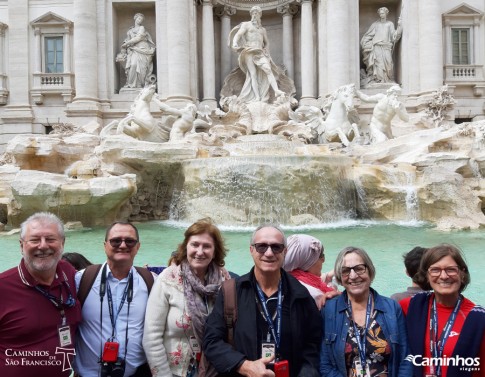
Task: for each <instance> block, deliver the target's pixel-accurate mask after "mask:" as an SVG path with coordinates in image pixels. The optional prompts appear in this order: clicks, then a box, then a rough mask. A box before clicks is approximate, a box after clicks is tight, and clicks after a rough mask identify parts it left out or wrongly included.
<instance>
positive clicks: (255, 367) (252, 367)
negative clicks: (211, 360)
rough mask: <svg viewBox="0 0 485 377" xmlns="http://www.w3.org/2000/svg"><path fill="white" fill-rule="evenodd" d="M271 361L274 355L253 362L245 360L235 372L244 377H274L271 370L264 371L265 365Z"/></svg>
mask: <svg viewBox="0 0 485 377" xmlns="http://www.w3.org/2000/svg"><path fill="white" fill-rule="evenodd" d="M273 360H274V355H273V356H271V357H263V358H261V359H258V360H255V361H250V360H245V361H244V362H243V363H242V364H241V366H240V367H239V368H238V370H237V372H238V373H239V374H242V375H243V376H246V377H274V376H275V374H274V372H273V371H272V370H271V369H266V365H267V364H269V363H270V362H271V361H273Z"/></svg>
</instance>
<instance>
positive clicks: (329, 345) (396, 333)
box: [320, 288, 411, 377]
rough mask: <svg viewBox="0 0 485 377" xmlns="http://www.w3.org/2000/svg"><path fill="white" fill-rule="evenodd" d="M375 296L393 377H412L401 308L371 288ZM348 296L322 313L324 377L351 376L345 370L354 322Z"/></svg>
mask: <svg viewBox="0 0 485 377" xmlns="http://www.w3.org/2000/svg"><path fill="white" fill-rule="evenodd" d="M371 291H372V293H373V295H374V308H375V310H376V311H377V314H376V321H377V323H379V325H380V326H381V328H382V331H383V333H384V336H385V337H386V340H387V342H388V343H389V345H390V346H391V358H390V360H389V364H388V368H389V377H406V376H411V364H410V363H409V362H408V361H405V360H404V359H405V357H406V356H407V354H408V343H407V336H406V325H405V320H404V315H403V312H402V310H401V307H400V306H399V304H398V303H397V302H395V301H394V300H391V299H390V298H387V297H383V296H381V295H379V294H378V293H377V292H376V291H375V290H373V289H372V288H371ZM346 297H347V295H346V294H345V293H343V294H341V295H340V296H338V297H336V298H333V299H331V300H328V301H327V302H326V303H325V307H324V308H323V309H322V317H323V318H322V319H323V327H324V329H323V331H324V334H323V342H322V350H321V357H320V374H321V375H322V376H325V377H343V376H347V369H346V366H345V343H346V341H347V334H348V332H349V326H350V321H349V318H348V317H347V315H346V314H345V311H346V309H347V300H346Z"/></svg>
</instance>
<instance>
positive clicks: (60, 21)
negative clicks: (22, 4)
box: [30, 12, 72, 27]
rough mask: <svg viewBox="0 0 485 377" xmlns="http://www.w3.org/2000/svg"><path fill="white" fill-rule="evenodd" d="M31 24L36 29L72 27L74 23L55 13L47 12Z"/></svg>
mask: <svg viewBox="0 0 485 377" xmlns="http://www.w3.org/2000/svg"><path fill="white" fill-rule="evenodd" d="M30 24H31V25H32V26H34V27H46V26H72V21H69V20H67V19H65V18H64V17H61V16H59V15H58V14H55V13H53V12H47V13H45V14H44V15H42V16H40V17H38V18H36V19H35V20H33V21H32V22H31V23H30Z"/></svg>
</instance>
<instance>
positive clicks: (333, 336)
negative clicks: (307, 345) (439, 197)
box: [320, 246, 411, 377]
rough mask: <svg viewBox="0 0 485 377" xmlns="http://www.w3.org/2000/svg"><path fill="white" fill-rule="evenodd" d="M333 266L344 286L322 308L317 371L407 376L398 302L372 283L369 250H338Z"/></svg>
mask: <svg viewBox="0 0 485 377" xmlns="http://www.w3.org/2000/svg"><path fill="white" fill-rule="evenodd" d="M334 271H335V277H336V279H337V282H338V283H339V284H341V285H342V286H343V287H344V288H345V291H344V292H343V294H342V295H340V296H339V297H337V298H335V299H332V300H329V301H327V303H326V304H325V306H324V308H323V309H322V317H323V328H324V335H323V340H322V348H321V353H320V375H321V376H326V377H331V376H332V377H333V376H341V377H344V376H347V377H354V376H366V377H371V376H372V377H374V376H387V377H405V376H411V364H410V363H409V362H407V361H405V357H406V355H407V354H408V342H407V336H406V325H405V321H404V316H403V313H402V310H401V307H400V306H399V304H398V303H397V302H395V301H394V300H391V299H389V298H387V297H383V296H380V295H379V294H378V293H377V292H376V291H375V290H374V289H372V288H371V287H370V286H371V284H372V281H373V280H374V277H375V275H376V270H375V267H374V264H373V263H372V260H371V259H370V257H369V255H368V254H367V253H366V252H365V251H364V250H363V249H360V248H357V247H352V246H351V247H346V248H345V249H343V250H342V251H341V252H340V253H339V255H338V256H337V259H336V261H335V268H334Z"/></svg>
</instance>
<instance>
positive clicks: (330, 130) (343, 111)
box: [317, 84, 360, 147]
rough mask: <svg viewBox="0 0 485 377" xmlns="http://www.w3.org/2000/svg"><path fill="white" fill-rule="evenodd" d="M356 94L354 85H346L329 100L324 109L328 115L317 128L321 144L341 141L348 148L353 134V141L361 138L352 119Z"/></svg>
mask: <svg viewBox="0 0 485 377" xmlns="http://www.w3.org/2000/svg"><path fill="white" fill-rule="evenodd" d="M354 92H355V87H354V84H349V85H344V86H341V87H340V88H338V89H337V90H336V91H335V92H334V93H333V94H332V95H331V96H330V97H329V98H328V100H327V102H326V104H325V105H324V106H323V107H322V110H323V112H324V113H327V114H328V115H327V116H326V118H325V120H324V121H323V122H321V123H320V125H319V126H318V128H317V133H318V142H319V143H329V142H334V141H340V142H341V143H342V144H343V145H345V146H346V147H347V146H348V145H349V144H350V141H349V137H350V135H351V134H352V133H353V135H352V137H353V139H356V138H358V137H359V136H360V134H359V129H358V128H357V124H356V123H355V122H354V121H353V119H351V118H353V117H352V116H351V114H352V112H353V110H354V107H353V98H354Z"/></svg>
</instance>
